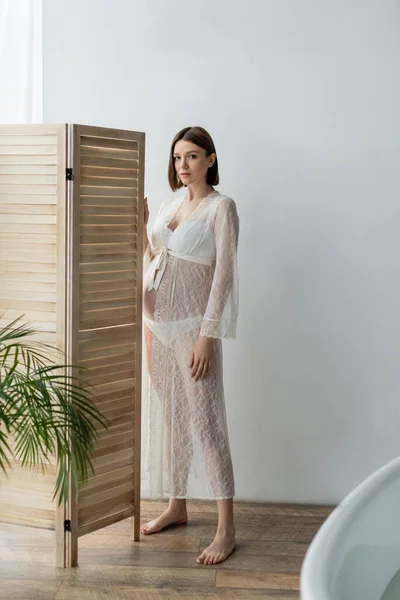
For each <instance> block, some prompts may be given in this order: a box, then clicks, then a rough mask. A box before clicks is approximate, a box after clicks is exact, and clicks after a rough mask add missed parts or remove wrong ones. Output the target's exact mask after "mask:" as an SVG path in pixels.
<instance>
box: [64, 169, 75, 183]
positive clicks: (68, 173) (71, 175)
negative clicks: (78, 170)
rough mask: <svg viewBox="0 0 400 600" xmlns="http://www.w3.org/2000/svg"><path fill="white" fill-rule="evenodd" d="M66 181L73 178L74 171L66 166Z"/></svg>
mask: <svg viewBox="0 0 400 600" xmlns="http://www.w3.org/2000/svg"><path fill="white" fill-rule="evenodd" d="M66 175H67V181H72V180H73V178H74V172H73V170H72V168H71V167H67V169H66Z"/></svg>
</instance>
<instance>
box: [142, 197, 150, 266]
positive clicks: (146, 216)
mask: <svg viewBox="0 0 400 600" xmlns="http://www.w3.org/2000/svg"><path fill="white" fill-rule="evenodd" d="M148 222H149V207H148V204H147V197H146V198H145V199H144V200H143V256H144V254H145V252H146V248H147V246H148V244H149V238H148V237H147V223H148Z"/></svg>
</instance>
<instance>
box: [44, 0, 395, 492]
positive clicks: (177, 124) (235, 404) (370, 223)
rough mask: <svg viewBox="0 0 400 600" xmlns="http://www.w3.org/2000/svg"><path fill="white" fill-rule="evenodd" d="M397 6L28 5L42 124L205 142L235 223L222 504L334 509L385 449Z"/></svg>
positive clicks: (281, 1)
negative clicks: (231, 496) (227, 455)
mask: <svg viewBox="0 0 400 600" xmlns="http://www.w3.org/2000/svg"><path fill="white" fill-rule="evenodd" d="M399 18H400V7H399V4H398V2H396V0H386V1H385V2H378V1H373V2H372V1H369V0H358V1H357V0H353V1H351V2H348V0H329V1H328V0H325V1H324V2H322V1H317V0H303V1H302V2H299V1H298V0H268V1H264V2H262V1H261V0H259V1H257V0H247V1H246V2H236V3H232V1H231V0H202V1H201V2H194V3H190V2H184V1H182V0H174V1H173V2H172V1H167V0H137V1H135V2H131V1H129V0H84V1H82V0H68V2H67V1H54V0H44V116H45V122H75V123H85V124H89V125H90V124H92V125H102V126H110V127H121V128H132V129H136V130H140V131H145V132H146V134H147V167H146V194H147V196H148V198H149V203H150V208H151V212H152V214H153V216H154V213H155V211H156V209H157V207H158V205H159V204H160V203H161V201H162V200H163V199H164V198H165V197H166V196H167V195H169V194H171V192H170V190H169V188H168V184H167V177H166V171H167V161H168V152H169V145H170V141H171V139H172V137H173V136H174V135H175V133H176V132H177V131H178V130H179V129H181V128H182V127H185V126H187V125H195V124H196V125H202V126H204V127H206V128H207V129H208V130H209V131H210V132H211V134H212V135H213V137H214V140H215V143H216V147H217V152H218V155H219V161H220V171H221V185H220V186H219V189H220V191H222V192H224V193H226V194H229V195H230V196H231V197H233V198H234V199H235V200H236V202H237V205H238V209H239V213H240V217H241V234H240V242H239V244H240V262H239V268H240V273H241V306H240V322H239V326H238V339H237V340H236V341H232V340H229V341H226V342H225V345H224V348H225V386H226V402H227V411H228V422H229V428H230V436H231V444H232V453H233V461H234V466H235V475H236V491H237V496H236V497H237V499H246V500H264V501H267V500H270V501H298V502H303V501H304V502H308V501H310V502H336V501H339V500H340V499H341V498H342V497H343V496H344V495H345V494H346V493H347V492H348V491H349V490H350V489H351V488H352V487H354V486H355V485H356V484H357V483H358V482H359V481H360V480H361V479H363V478H364V477H365V476H366V475H367V474H369V473H370V472H372V471H373V470H374V469H375V468H377V467H378V466H380V465H381V464H383V463H384V462H386V461H388V460H389V459H391V458H393V457H394V456H396V455H397V454H399V450H400V431H399V417H400V414H399V413H400V410H399V407H400V398H399V395H400V394H399V392H400V369H399V356H400V324H399V306H400V285H399V275H400V269H399V252H400V236H399V228H400V203H399V192H400V177H399V159H400V141H399V140H400V122H399V113H398V107H399V106H400V83H399V77H398V72H399V71H398V67H399V51H400V38H399V35H398V24H399Z"/></svg>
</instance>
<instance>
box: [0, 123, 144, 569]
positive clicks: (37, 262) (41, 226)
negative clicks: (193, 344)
mask: <svg viewBox="0 0 400 600" xmlns="http://www.w3.org/2000/svg"><path fill="white" fill-rule="evenodd" d="M144 153H145V136H144V134H143V133H138V132H132V131H124V130H114V129H107V128H98V127H89V126H81V125H54V126H51V125H21V126H0V314H1V313H3V312H4V311H6V313H5V315H4V316H3V317H2V320H1V322H2V323H6V322H9V321H10V320H11V319H13V318H15V317H17V316H20V315H21V314H23V313H24V314H25V319H26V320H28V321H30V322H32V324H33V326H34V327H35V329H37V331H38V334H37V336H36V337H37V339H38V340H40V341H47V342H49V343H51V344H54V345H56V346H57V347H58V348H59V349H60V350H62V351H65V352H66V355H67V357H68V359H69V362H70V363H72V364H80V365H82V366H85V372H84V378H85V381H87V382H88V384H90V385H91V386H92V391H93V393H94V395H93V400H94V402H95V403H96V405H97V406H98V407H99V409H100V410H101V412H102V413H103V414H104V416H105V417H106V418H107V419H108V421H109V430H108V431H104V430H101V431H100V439H99V442H98V444H97V446H96V449H95V452H94V456H93V463H94V467H95V475H94V476H92V477H91V478H90V480H89V481H88V482H87V483H86V484H85V485H80V486H79V490H78V491H79V495H78V502H75V491H76V490H74V489H73V486H72V482H71V496H70V501H69V503H68V505H67V506H66V507H61V509H59V508H56V505H55V504H53V503H52V502H51V496H52V493H53V489H54V483H55V478H56V475H57V473H56V469H55V465H53V466H52V468H51V469H49V470H48V472H47V474H46V475H41V474H37V473H32V472H30V471H26V470H22V469H21V468H19V467H18V465H14V469H13V471H12V472H11V473H10V477H9V479H8V480H4V478H3V477H2V479H1V485H0V520H3V521H7V522H14V523H24V524H27V525H33V526H39V527H51V528H55V529H56V540H57V558H56V562H57V564H58V566H64V565H69V566H73V565H76V564H77V543H78V538H79V537H80V536H81V535H84V534H85V533H89V532H91V531H94V530H96V529H99V528H101V527H105V526H107V525H109V524H111V523H114V522H116V521H118V520H121V519H125V518H127V517H129V516H134V530H133V538H134V539H135V540H137V539H139V522H140V419H141V415H140V402H141V394H140V391H141V377H140V376H141V339H142V336H141V330H142V321H141V315H142V312H141V304H142V253H141V251H140V249H141V245H142V237H141V236H142V229H143V210H142V208H143V203H142V201H143V191H144V185H143V183H144ZM58 360H59V357H58Z"/></svg>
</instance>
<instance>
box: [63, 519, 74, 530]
mask: <svg viewBox="0 0 400 600" xmlns="http://www.w3.org/2000/svg"><path fill="white" fill-rule="evenodd" d="M64 531H72V529H71V521H70V520H69V519H66V520H65V521H64Z"/></svg>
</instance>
